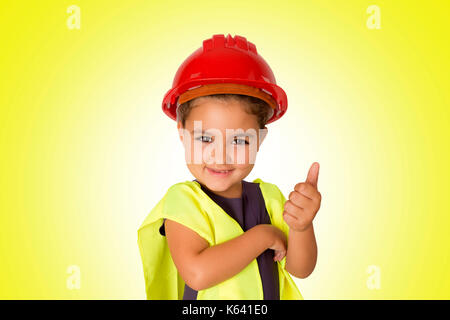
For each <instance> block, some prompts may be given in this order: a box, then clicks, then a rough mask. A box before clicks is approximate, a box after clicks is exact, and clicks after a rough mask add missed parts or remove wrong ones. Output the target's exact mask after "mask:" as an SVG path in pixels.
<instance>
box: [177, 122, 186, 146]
mask: <svg viewBox="0 0 450 320" xmlns="http://www.w3.org/2000/svg"><path fill="white" fill-rule="evenodd" d="M177 129H178V136H179V137H180V141H181V143H184V141H183V139H184V135H183V131H184V130H183V129H184V128H183V125H182V124H181V121H178V122H177Z"/></svg>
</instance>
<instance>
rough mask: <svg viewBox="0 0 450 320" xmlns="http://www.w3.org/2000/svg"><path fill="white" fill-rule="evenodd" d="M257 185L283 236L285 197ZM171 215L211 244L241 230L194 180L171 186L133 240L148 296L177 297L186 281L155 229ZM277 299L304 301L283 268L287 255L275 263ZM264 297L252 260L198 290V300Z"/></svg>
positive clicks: (270, 186)
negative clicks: (277, 282) (214, 283)
mask: <svg viewBox="0 0 450 320" xmlns="http://www.w3.org/2000/svg"><path fill="white" fill-rule="evenodd" d="M253 182H254V183H259V186H260V189H261V192H262V195H263V197H264V201H265V204H266V208H267V212H268V213H269V216H270V220H271V223H272V225H274V226H276V227H278V228H279V229H281V230H282V231H283V232H284V233H285V234H286V237H288V234H289V233H288V232H289V226H288V225H287V224H286V222H285V221H284V219H283V215H282V213H283V206H284V202H285V201H286V199H285V197H284V196H283V194H282V192H281V191H280V190H279V189H278V187H277V186H276V185H274V184H272V183H268V182H263V181H262V180H261V179H259V178H258V179H255V180H254V181H253ZM164 218H166V219H170V220H173V221H176V222H178V223H181V224H183V225H184V226H186V227H188V228H190V229H192V230H194V231H195V232H197V233H198V234H199V235H200V236H201V237H203V238H204V239H205V240H206V241H207V242H208V243H209V245H210V246H214V245H217V244H220V243H223V242H225V241H228V240H230V239H233V238H235V237H237V236H239V235H241V234H243V233H244V231H243V230H242V228H241V226H240V225H239V223H238V222H237V221H236V220H234V219H233V218H232V217H231V216H229V215H228V214H227V213H226V212H225V211H223V209H222V208H221V207H220V206H219V205H218V204H217V203H215V202H214V201H213V200H212V199H211V198H210V197H209V196H208V195H207V194H206V193H205V192H204V191H203V190H202V189H201V187H200V184H199V183H198V182H197V181H185V182H180V183H177V184H174V185H172V186H171V187H170V188H169V189H168V191H167V192H166V194H165V195H164V197H163V198H162V199H161V200H160V201H159V202H158V203H157V205H156V206H155V207H154V208H153V209H152V210H151V212H150V213H149V214H148V215H147V217H146V219H145V220H144V222H143V223H142V225H141V227H140V228H139V230H138V244H139V250H140V254H141V258H142V264H143V267H144V278H145V290H146V294H147V299H148V300H182V299H183V293H184V286H185V282H184V280H183V279H182V278H181V276H180V274H179V272H178V270H177V268H176V266H175V264H174V262H173V260H172V257H171V255H170V251H169V247H168V245H167V239H166V237H165V236H163V235H161V234H160V233H159V228H160V227H161V225H162V223H163V219H164ZM277 266H278V275H279V288H280V300H300V299H303V297H302V295H301V294H300V291H299V290H298V288H297V286H296V285H295V282H294V281H293V280H292V278H291V276H290V274H289V273H288V272H287V271H286V269H285V266H286V257H284V258H283V260H281V261H278V262H277ZM234 299H236V300H263V299H264V292H263V287H262V281H261V276H260V273H259V268H258V262H257V260H256V259H254V260H253V261H252V262H251V263H250V264H248V265H247V266H246V267H245V268H244V269H243V270H241V271H240V272H239V273H238V274H236V275H234V276H233V277H231V278H229V279H227V280H225V281H223V282H221V283H219V284H217V285H214V286H212V287H210V288H207V289H204V290H199V291H198V293H197V300H234Z"/></svg>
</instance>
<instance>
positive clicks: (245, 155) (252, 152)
mask: <svg viewBox="0 0 450 320" xmlns="http://www.w3.org/2000/svg"><path fill="white" fill-rule="evenodd" d="M232 153H233V155H234V159H235V163H236V164H237V165H241V164H242V165H254V164H255V161H256V154H257V150H256V148H254V147H251V146H249V145H246V146H238V147H235V148H234V150H233V152H232Z"/></svg>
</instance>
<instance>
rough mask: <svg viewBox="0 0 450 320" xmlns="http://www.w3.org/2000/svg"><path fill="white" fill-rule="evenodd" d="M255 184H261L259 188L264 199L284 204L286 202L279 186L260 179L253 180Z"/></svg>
mask: <svg viewBox="0 0 450 320" xmlns="http://www.w3.org/2000/svg"><path fill="white" fill-rule="evenodd" d="M253 183H258V184H259V188H260V189H261V192H262V194H263V196H264V198H268V199H272V200H277V201H280V202H283V203H284V201H286V199H285V198H284V195H283V193H282V192H281V190H280V188H278V186H277V185H276V184H274V183H270V182H267V181H263V180H262V179H260V178H257V179H255V180H253Z"/></svg>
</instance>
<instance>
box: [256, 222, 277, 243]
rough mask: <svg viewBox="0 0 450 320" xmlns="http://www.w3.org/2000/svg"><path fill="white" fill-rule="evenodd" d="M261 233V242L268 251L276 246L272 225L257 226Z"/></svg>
mask: <svg viewBox="0 0 450 320" xmlns="http://www.w3.org/2000/svg"><path fill="white" fill-rule="evenodd" d="M257 227H258V229H259V232H260V237H259V238H260V241H261V242H262V243H264V247H265V248H266V249H268V248H271V247H273V245H274V244H275V237H274V235H273V232H272V225H270V224H258V225H257Z"/></svg>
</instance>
